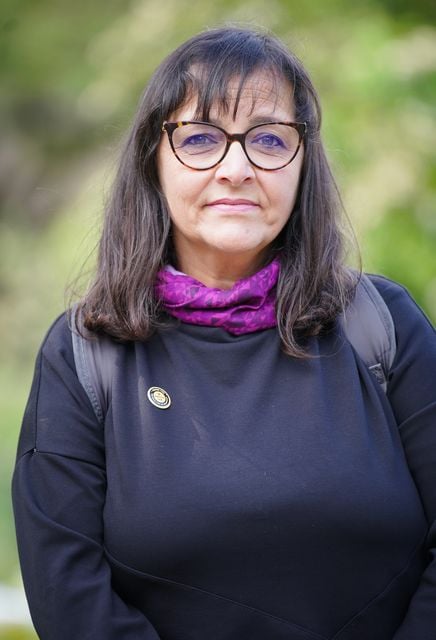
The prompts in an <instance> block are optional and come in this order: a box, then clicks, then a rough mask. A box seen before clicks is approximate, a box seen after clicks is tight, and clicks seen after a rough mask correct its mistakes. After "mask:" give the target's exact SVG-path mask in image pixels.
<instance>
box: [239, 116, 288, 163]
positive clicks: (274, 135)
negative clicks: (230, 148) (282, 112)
mask: <svg viewBox="0 0 436 640" xmlns="http://www.w3.org/2000/svg"><path fill="white" fill-rule="evenodd" d="M299 144H300V136H299V133H298V131H297V130H296V129H294V128H293V127H291V126H289V125H287V124H261V125H259V126H258V127H254V128H253V129H251V130H250V131H249V132H248V133H247V137H246V139H245V148H246V150H247V155H248V157H249V158H250V160H251V161H252V162H254V164H257V165H258V166H259V167H263V168H264V169H278V168H279V167H282V166H283V165H286V164H287V163H288V162H290V161H291V160H292V159H293V158H294V156H295V154H296V153H297V151H298V146H299Z"/></svg>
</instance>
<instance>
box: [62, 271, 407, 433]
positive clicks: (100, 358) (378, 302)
mask: <svg viewBox="0 0 436 640" xmlns="http://www.w3.org/2000/svg"><path fill="white" fill-rule="evenodd" d="M72 319H73V322H72V341H73V351H74V362H75V365H76V371H77V376H78V378H79V380H80V382H81V384H82V386H83V388H84V389H85V391H86V393H87V395H88V398H89V400H90V402H91V405H92V407H93V409H94V413H95V415H96V416H97V419H98V420H99V422H103V421H104V417H105V415H106V411H107V408H108V406H109V402H110V394H111V384H112V376H113V371H114V368H115V366H116V358H117V349H118V347H119V345H118V344H117V343H116V342H114V341H113V340H112V339H111V338H109V337H108V336H104V335H100V336H93V337H89V338H88V337H84V335H83V330H81V331H80V332H79V331H78V330H77V329H76V327H77V326H78V327H80V319H79V318H78V317H77V310H76V309H73V313H72ZM342 322H343V327H344V331H345V335H346V337H347V339H348V340H349V341H350V343H351V344H352V346H353V347H354V349H355V350H356V351H357V353H358V354H359V356H360V357H361V358H362V360H363V361H364V362H365V364H366V365H367V367H368V368H369V370H370V371H371V372H372V373H373V374H374V376H375V377H376V379H377V381H378V382H379V383H380V385H381V386H382V387H383V389H384V391H386V388H387V377H388V373H389V370H390V368H391V366H392V362H393V360H394V357H395V351H396V343H395V327H394V323H393V320H392V316H391V314H390V311H389V309H388V307H387V305H386V303H385V301H384V300H383V298H382V297H381V295H380V294H379V292H378V291H377V289H376V287H375V285H374V284H373V283H372V282H371V280H370V279H369V278H368V276H366V275H365V274H362V276H361V278H360V280H359V284H358V285H357V287H356V294H355V297H354V300H353V302H352V303H351V304H350V305H349V307H348V308H347V309H346V311H345V313H344V314H343V318H342Z"/></svg>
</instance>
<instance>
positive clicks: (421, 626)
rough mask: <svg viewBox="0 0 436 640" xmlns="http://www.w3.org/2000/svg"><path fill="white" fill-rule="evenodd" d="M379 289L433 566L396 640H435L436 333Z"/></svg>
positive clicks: (398, 293)
mask: <svg viewBox="0 0 436 640" xmlns="http://www.w3.org/2000/svg"><path fill="white" fill-rule="evenodd" d="M374 283H375V284H376V286H377V287H378V288H379V291H380V293H381V294H382V296H383V297H384V299H385V301H386V303H387V304H388V306H389V308H390V311H391V313H392V317H393V320H394V324H395V329H396V337H397V353H396V356H395V360H394V362H393V365H392V368H391V373H390V379H389V383H388V398H389V400H390V402H391V406H392V409H393V411H394V414H395V417H396V420H397V424H398V426H399V429H400V435H401V439H402V442H403V446H404V450H405V454H406V458H407V462H408V465H409V468H410V472H411V474H412V477H413V479H414V481H415V484H416V487H417V489H418V491H419V494H420V496H421V500H422V504H423V507H424V511H425V514H426V516H427V520H428V536H427V551H428V553H427V559H428V564H427V567H426V570H425V571H424V573H423V575H422V578H421V581H420V584H419V587H418V589H417V591H416V592H415V594H414V596H413V598H412V600H411V602H410V606H409V609H408V612H407V614H406V616H405V618H404V620H403V623H402V625H401V626H400V628H399V629H398V630H397V632H396V633H395V636H394V640H416V639H417V638H419V640H433V638H434V637H435V632H436V333H435V330H434V328H433V327H432V326H431V324H430V322H429V321H428V319H427V318H426V317H425V315H424V314H423V313H422V311H421V310H420V309H419V307H418V306H417V305H416V303H415V302H414V301H413V300H412V298H411V297H410V296H409V294H408V293H407V292H406V291H405V289H403V288H402V287H400V286H399V285H397V284H395V283H392V282H390V281H388V280H386V279H384V278H375V280H374Z"/></svg>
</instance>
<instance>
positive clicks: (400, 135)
mask: <svg viewBox="0 0 436 640" xmlns="http://www.w3.org/2000/svg"><path fill="white" fill-rule="evenodd" d="M434 17H435V16H434V3H433V2H430V1H429V0H416V1H415V2H414V3H413V5H412V3H410V2H407V1H406V0H403V1H402V2H393V0H392V1H391V0H384V1H378V0H377V1H376V0H368V2H366V3H350V2H349V1H348V0H330V2H324V0H309V1H308V2H304V3H303V2H297V1H296V0H294V1H292V0H291V1H290V0H271V1H270V2H268V3H265V2H264V0H250V1H245V0H215V1H214V2H213V3H205V2H203V0H190V2H189V3H188V2H187V1H186V0H182V1H180V0H131V1H129V2H126V1H125V0H105V1H104V2H103V1H102V0H96V1H95V2H85V1H84V0H79V1H78V2H76V3H71V2H66V0H60V1H59V2H55V3H53V2H49V1H48V0H40V1H39V2H34V1H33V0H18V1H17V0H5V2H4V3H3V6H2V16H1V18H0V78H1V82H2V94H1V97H0V118H1V120H2V123H3V124H4V125H6V126H5V127H4V131H3V132H2V133H1V134H0V143H1V144H0V167H1V169H2V170H1V171H0V196H1V197H2V206H1V210H0V255H1V262H0V309H1V313H0V329H1V335H2V344H1V350H2V355H3V358H2V361H3V362H5V363H6V362H7V366H4V365H3V367H2V369H1V370H0V390H1V391H0V393H1V398H0V400H1V404H2V411H1V418H0V436H1V438H2V448H1V451H0V546H1V553H0V580H1V579H3V580H8V581H10V582H14V581H16V576H17V574H18V562H17V557H16V551H15V543H14V536H13V527H12V512H11V507H10V500H9V484H10V474H11V471H12V466H13V460H14V455H15V448H16V441H17V437H18V430H19V423H20V419H21V414H22V412H23V407H24V403H25V398H26V396H27V393H28V389H29V385H30V380H31V375H32V370H33V361H34V358H35V355H36V351H37V348H38V345H39V343H40V342H41V340H42V337H43V335H44V333H45V331H46V330H47V327H48V326H49V324H50V322H51V321H52V320H53V319H54V318H55V316H56V315H57V314H58V313H60V312H61V311H62V309H63V308H64V304H65V299H64V286H65V283H66V282H67V281H70V280H71V279H72V278H73V277H74V275H75V274H76V273H77V272H78V271H79V268H80V265H81V264H82V262H83V260H85V259H86V257H87V256H88V254H89V252H90V251H91V249H92V247H93V245H94V244H95V241H96V237H97V234H96V232H97V231H98V220H99V214H100V211H101V209H102V202H103V194H104V191H105V190H106V188H107V187H108V185H109V184H110V172H111V170H112V167H113V163H114V158H115V156H116V150H117V147H118V144H119V139H120V138H121V136H122V134H123V131H124V129H125V127H126V126H127V123H128V121H129V119H130V118H131V116H132V113H133V111H134V108H135V104H136V102H137V100H138V97H139V94H140V93H141V91H142V88H143V86H144V84H145V83H146V81H147V78H148V77H149V75H150V73H151V72H152V70H153V69H154V67H155V66H156V65H157V64H158V63H159V62H160V60H161V59H162V58H163V57H164V56H165V55H166V54H167V53H168V52H169V51H170V50H172V49H173V48H174V47H175V46H176V45H177V44H178V43H180V42H181V41H183V40H184V39H185V38H187V37H188V36H190V35H191V34H193V33H195V32H197V31H199V30H200V29H203V28H205V27H208V26H215V25H218V24H222V23H224V22H230V21H233V22H234V21H237V22H242V23H243V24H252V25H261V26H263V27H266V28H268V29H272V30H273V31H275V32H276V33H277V34H278V35H280V36H281V37H282V38H284V39H285V41H287V42H288V43H289V44H290V45H291V47H292V48H293V49H294V50H295V51H296V53H297V55H299V57H300V58H302V59H303V61H304V62H305V64H306V66H307V68H308V69H309V70H310V71H311V75H312V76H313V79H314V82H315V85H316V86H317V87H318V89H319V91H320V94H321V100H322V103H323V105H324V128H323V134H324V138H325V142H326V146H327V149H328V153H329V156H330V158H331V160H332V164H333V168H334V172H335V174H336V175H337V177H338V181H339V184H340V187H341V190H342V192H343V195H344V201H345V204H346V208H347V211H348V213H349V216H350V218H351V219H352V221H353V223H354V226H355V227H356V230H357V235H358V238H359V240H360V242H361V246H362V255H363V264H364V266H365V268H367V269H368V270H370V271H375V272H382V273H385V274H386V275H387V276H390V277H392V278H394V279H398V280H399V281H401V282H403V283H404V284H405V285H406V286H407V287H409V289H410V291H411V292H412V294H413V295H414V296H415V297H416V299H417V301H418V302H419V303H420V304H421V305H422V306H423V307H424V309H425V310H426V312H427V313H428V314H429V316H430V317H431V318H432V319H433V320H436V302H435V300H436V223H435V211H436V169H435V166H436V163H435V155H436V127H435V105H436V74H435V73H434V71H435V69H436V38H435V35H436V29H435V27H434V26H431V25H432V18H434ZM433 24H434V23H433ZM91 264H92V262H91ZM1 633H2V632H1V631H0V640H1V638H3V637H4V638H7V639H8V640H13V638H23V639H25V638H27V637H29V638H30V637H34V636H26V635H22V636H20V635H13V634H14V633H16V632H15V631H13V630H12V629H9V630H8V631H7V632H6V631H3V636H2V635H1ZM17 633H19V632H18V631H17ZM5 634H6V635H5ZM8 634H9V635H8Z"/></svg>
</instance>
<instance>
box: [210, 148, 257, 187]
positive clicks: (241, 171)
mask: <svg viewBox="0 0 436 640" xmlns="http://www.w3.org/2000/svg"><path fill="white" fill-rule="evenodd" d="M255 175H256V174H255V171H254V167H253V165H252V164H251V163H250V161H249V159H248V158H247V156H246V155H245V152H244V150H243V148H242V146H241V144H240V143H239V142H237V141H234V142H232V143H231V145H230V147H229V150H228V151H227V153H226V155H225V156H224V158H223V159H222V160H221V162H220V163H219V164H218V165H217V168H216V171H215V177H216V179H217V180H219V181H224V182H230V183H231V184H232V185H235V186H238V185H240V184H242V183H243V182H247V181H251V180H254V178H255Z"/></svg>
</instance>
